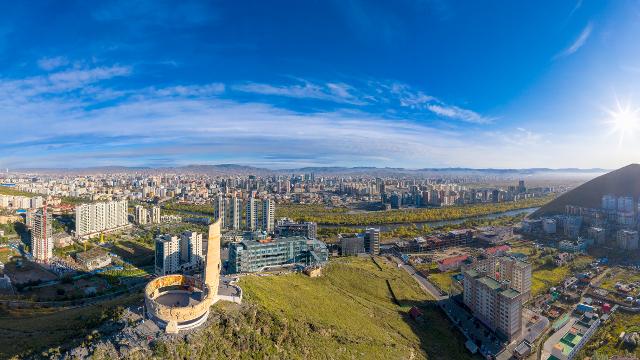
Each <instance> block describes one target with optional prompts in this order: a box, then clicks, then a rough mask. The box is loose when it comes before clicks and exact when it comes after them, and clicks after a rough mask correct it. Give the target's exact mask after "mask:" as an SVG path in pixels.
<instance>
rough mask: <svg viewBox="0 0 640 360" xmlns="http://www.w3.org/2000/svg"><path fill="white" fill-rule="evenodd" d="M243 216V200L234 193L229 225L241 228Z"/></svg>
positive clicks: (231, 201) (230, 206)
mask: <svg viewBox="0 0 640 360" xmlns="http://www.w3.org/2000/svg"><path fill="white" fill-rule="evenodd" d="M241 218H242V200H241V199H240V198H239V197H237V196H236V195H233V196H232V197H231V199H230V204H229V224H227V226H228V227H229V228H231V229H233V230H240V219H241Z"/></svg>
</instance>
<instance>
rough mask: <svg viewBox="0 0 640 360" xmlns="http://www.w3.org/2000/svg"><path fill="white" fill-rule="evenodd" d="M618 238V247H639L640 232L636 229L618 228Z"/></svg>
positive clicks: (625, 248)
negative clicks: (639, 237) (639, 233)
mask: <svg viewBox="0 0 640 360" xmlns="http://www.w3.org/2000/svg"><path fill="white" fill-rule="evenodd" d="M616 240H617V243H618V247H619V248H620V249H623V250H637V249H638V232H637V231H635V230H626V229H622V230H618V233H617V236H616Z"/></svg>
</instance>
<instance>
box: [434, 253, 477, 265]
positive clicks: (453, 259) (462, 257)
mask: <svg viewBox="0 0 640 360" xmlns="http://www.w3.org/2000/svg"><path fill="white" fill-rule="evenodd" d="M468 258H469V255H460V256H452V257H448V258H446V259H442V260H438V264H441V265H451V264H455V263H457V262H461V261H465V260H467V259H468Z"/></svg>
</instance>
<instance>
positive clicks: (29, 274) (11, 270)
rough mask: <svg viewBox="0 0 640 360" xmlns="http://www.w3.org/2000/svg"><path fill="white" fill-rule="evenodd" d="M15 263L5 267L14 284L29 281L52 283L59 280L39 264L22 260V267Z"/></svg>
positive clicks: (14, 261) (12, 262)
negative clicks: (51, 281)
mask: <svg viewBox="0 0 640 360" xmlns="http://www.w3.org/2000/svg"><path fill="white" fill-rule="evenodd" d="M17 264H18V262H17V261H16V259H15V258H14V260H13V261H11V262H9V263H7V264H5V265H4V272H5V274H7V275H8V276H9V278H11V282H12V283H13V284H24V283H27V282H29V281H37V280H40V281H50V280H55V279H57V276H56V275H54V274H53V273H50V272H49V271H47V270H45V269H43V268H41V267H40V266H39V265H38V264H36V263H32V262H29V261H27V260H22V266H18V265H17Z"/></svg>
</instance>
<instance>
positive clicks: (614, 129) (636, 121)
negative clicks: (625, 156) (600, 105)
mask: <svg viewBox="0 0 640 360" xmlns="http://www.w3.org/2000/svg"><path fill="white" fill-rule="evenodd" d="M605 111H606V112H607V114H608V115H609V116H608V119H607V123H608V124H609V125H611V133H614V134H618V139H619V144H620V145H621V144H622V142H623V141H624V139H625V138H629V137H633V136H634V135H635V134H636V133H637V132H638V131H639V130H640V109H639V108H633V107H632V105H631V102H627V103H626V104H624V105H623V104H621V103H620V101H619V100H616V108H615V109H607V110H605Z"/></svg>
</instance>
